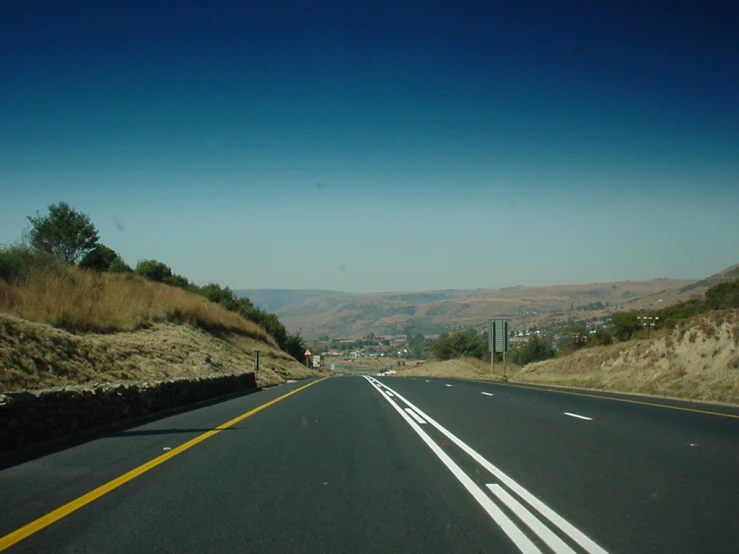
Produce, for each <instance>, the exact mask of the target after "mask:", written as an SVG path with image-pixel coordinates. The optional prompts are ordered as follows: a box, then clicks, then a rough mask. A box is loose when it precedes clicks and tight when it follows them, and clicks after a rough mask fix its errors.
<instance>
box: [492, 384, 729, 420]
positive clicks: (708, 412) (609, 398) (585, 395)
mask: <svg viewBox="0 0 739 554" xmlns="http://www.w3.org/2000/svg"><path fill="white" fill-rule="evenodd" d="M504 386H506V387H514V388H518V389H528V390H538V391H542V392H554V393H556V394H570V395H572V396H584V397H586V398H598V399H599V400H613V401H614V402H626V403H627V404H640V405H642V406H652V407H654V408H667V409H669V410H679V411H681V412H693V413H696V414H706V415H714V416H720V417H731V418H734V419H739V415H738V414H725V413H722V412H711V411H709V410H698V409H696V408H684V407H682V406H670V405H669V404H657V403H656V402H645V401H643V400H631V399H629V398H613V397H612V396H601V395H599V394H586V393H583V392H572V391H568V390H555V389H544V388H539V387H527V386H526V385H514V384H513V383H506V384H505V385H504ZM624 394H627V393H624Z"/></svg>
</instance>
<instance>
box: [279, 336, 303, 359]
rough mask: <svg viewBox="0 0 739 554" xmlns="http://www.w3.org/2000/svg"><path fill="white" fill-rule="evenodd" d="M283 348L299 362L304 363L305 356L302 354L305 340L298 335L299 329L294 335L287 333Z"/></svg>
mask: <svg viewBox="0 0 739 554" xmlns="http://www.w3.org/2000/svg"><path fill="white" fill-rule="evenodd" d="M283 350H284V351H285V352H287V353H288V354H290V356H292V357H293V358H295V359H296V360H298V361H299V362H300V363H301V364H303V363H305V356H303V354H305V341H303V337H301V336H300V331H298V332H297V333H295V334H294V335H287V337H286V339H285V347H284V349H283Z"/></svg>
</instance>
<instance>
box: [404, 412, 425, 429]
mask: <svg viewBox="0 0 739 554" xmlns="http://www.w3.org/2000/svg"><path fill="white" fill-rule="evenodd" d="M405 411H406V412H408V415H409V416H411V417H412V418H413V419H415V420H416V423H420V424H421V425H426V420H425V419H423V418H422V417H421V416H420V415H418V414H417V413H416V412H415V411H414V410H413V409H412V408H406V409H405Z"/></svg>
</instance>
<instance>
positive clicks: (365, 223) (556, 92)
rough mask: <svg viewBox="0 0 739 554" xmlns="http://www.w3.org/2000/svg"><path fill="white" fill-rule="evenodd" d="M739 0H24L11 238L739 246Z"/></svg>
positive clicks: (369, 259) (427, 248) (435, 254)
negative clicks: (64, 224)
mask: <svg viewBox="0 0 739 554" xmlns="http://www.w3.org/2000/svg"><path fill="white" fill-rule="evenodd" d="M738 29H739V5H737V4H736V3H735V2H732V1H726V2H712V1H708V2H675V1H672V2H656V1H650V0H645V1H639V2H636V1H634V2H630V1H627V2H623V1H621V2H617V1H615V0H614V1H611V0H603V1H599V2H588V1H584V0H583V1H578V2H575V1H558V2H549V1H522V2H499V3H498V2H493V1H492V0H484V1H462V0H449V1H436V2H434V1H425V2H415V1H406V2H395V1H388V2H372V1H368V2H339V1H323V2H314V1H310V0H294V1H285V0H282V1H272V2H232V1H218V0H216V1H213V2H202V1H197V2H195V1H186V0H184V1H183V0H180V1H161V0H147V1H131V0H128V1H124V0H120V1H112V0H94V1H93V0H89V1H74V0H58V1H40V0H26V1H21V0H5V1H3V2H0V243H6V244H7V243H11V242H14V241H16V240H17V239H19V238H20V236H21V234H22V232H23V229H24V228H25V227H26V226H27V221H26V219H25V216H27V215H33V214H34V213H35V211H36V210H40V211H41V212H42V213H43V212H45V211H46V207H47V206H48V205H49V204H51V203H55V202H59V201H66V202H68V203H70V204H71V205H72V206H73V207H75V208H76V209H78V210H81V211H83V212H85V213H87V214H89V215H90V217H91V218H92V220H93V222H94V223H95V224H96V226H97V227H98V230H99V232H100V237H101V241H102V242H103V243H104V244H106V245H108V246H110V247H111V248H113V249H114V250H116V251H118V252H119V253H120V254H121V255H122V256H123V258H124V259H125V260H126V261H127V262H128V263H129V264H131V265H135V264H136V263H137V261H139V260H143V259H151V258H155V259H158V260H160V261H163V262H165V263H167V264H168V265H170V266H171V267H172V269H173V270H174V271H175V272H176V273H179V274H182V275H184V276H186V277H188V278H189V279H191V280H192V281H194V282H196V283H199V284H206V283H207V282H218V283H221V284H223V285H230V286H231V287H232V288H235V289H239V288H300V289H305V288H320V289H333V290H343V291H351V292H379V291H396V290H425V289H452V288H454V289H463V288H494V287H501V286H512V285H518V284H524V285H547V284H566V283H585V282H593V281H610V280H626V279H631V280H636V279H651V278H656V277H663V276H664V277H674V278H699V277H703V276H706V275H709V274H711V273H714V272H716V271H719V270H721V269H723V268H725V267H727V266H729V265H731V264H734V263H736V262H739V248H737V246H739V217H737V213H739V31H738Z"/></svg>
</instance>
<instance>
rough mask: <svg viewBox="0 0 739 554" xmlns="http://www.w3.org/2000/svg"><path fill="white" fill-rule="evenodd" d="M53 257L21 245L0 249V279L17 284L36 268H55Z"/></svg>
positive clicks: (57, 263) (56, 263) (56, 262)
mask: <svg viewBox="0 0 739 554" xmlns="http://www.w3.org/2000/svg"><path fill="white" fill-rule="evenodd" d="M58 265H59V262H58V261H57V259H56V258H54V257H53V256H51V255H49V254H46V253H45V252H41V251H38V250H34V249H32V248H29V247H27V246H23V245H14V246H7V247H0V279H2V280H3V281H8V282H17V281H19V280H21V279H25V278H26V277H28V275H29V274H30V273H31V271H33V270H34V269H37V268H48V269H51V268H56V266H58Z"/></svg>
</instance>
